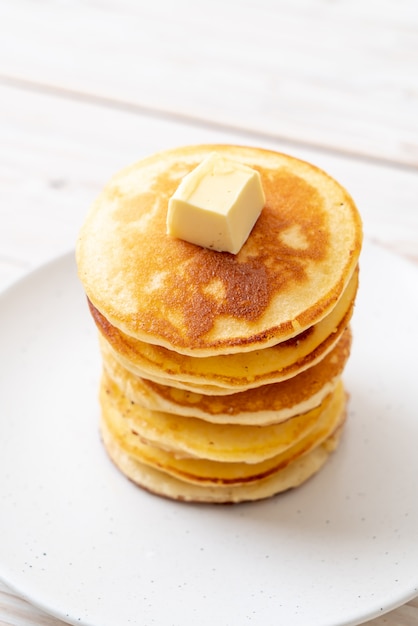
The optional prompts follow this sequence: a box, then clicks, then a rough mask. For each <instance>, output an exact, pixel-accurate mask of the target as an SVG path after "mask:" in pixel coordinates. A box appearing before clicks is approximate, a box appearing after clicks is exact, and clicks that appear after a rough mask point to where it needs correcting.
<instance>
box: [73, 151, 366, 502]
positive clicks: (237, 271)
mask: <svg viewBox="0 0 418 626" xmlns="http://www.w3.org/2000/svg"><path fill="white" fill-rule="evenodd" d="M214 150H216V151H217V152H219V153H221V154H222V155H224V156H226V157H227V158H230V159H233V160H236V161H240V162H242V163H245V164H246V165H250V166H251V167H253V168H254V169H257V170H258V171H259V172H260V175H261V179H262V182H263V188H264V192H265V195H266V205H265V207H264V209H263V211H262V213H261V215H260V218H259V219H258V221H257V223H256V225H255V227H254V229H253V231H252V232H251V234H250V237H249V238H248V240H247V242H246V243H245V244H244V246H243V247H242V249H241V250H240V252H239V253H238V254H237V255H232V254H229V253H222V252H216V251H212V250H207V249H204V248H200V247H199V246H195V245H194V244H191V243H187V242H184V241H181V240H178V239H174V238H171V237H169V236H168V235H166V233H165V219H166V213H167V205H168V199H169V198H170V196H171V195H172V194H173V193H174V191H175V189H176V188H177V186H178V184H179V183H180V181H181V179H182V177H183V176H184V175H185V174H187V173H188V172H189V171H190V170H191V169H193V167H195V166H196V165H198V164H199V163H200V162H201V161H202V160H203V159H204V158H205V157H206V156H207V155H208V154H209V153H210V152H213V151H214ZM361 237H362V235H361V221H360V218H359V215H358V212H357V209H356V207H355V205H354V203H353V201H352V199H351V198H350V196H349V195H348V194H347V192H346V191H345V190H344V189H343V188H342V187H340V186H339V185H338V184H337V183H336V182H335V181H334V180H333V179H331V178H330V177H329V176H327V175H326V174H325V173H324V172H322V171H320V170H318V169H317V168H315V167H313V166H311V165H309V164H307V163H304V162H301V161H299V160H296V159H293V158H291V157H288V156H286V155H281V154H277V153H273V152H269V151H264V150H259V149H254V148H243V147H236V146H192V147H187V148H181V149H176V150H172V151H168V152H164V153H160V154H158V155H155V156H153V157H150V158H149V159H145V160H144V161H141V162H139V163H137V164H135V165H133V166H132V167H130V168H128V169H126V170H124V171H123V172H121V173H120V174H118V175H117V176H115V177H114V178H113V179H112V180H111V181H110V183H109V185H108V186H107V187H106V188H105V189H104V191H103V193H102V194H101V196H100V197H99V198H98V199H97V201H96V203H95V204H94V206H93V207H92V209H91V211H90V213H89V214H88V216H87V219H86V221H85V224H84V226H83V228H82V230H81V233H80V237H79V240H78V243H77V262H78V268H79V275H80V279H81V281H82V283H83V286H84V288H85V291H86V294H87V296H88V302H89V307H90V311H91V314H92V316H93V319H94V321H95V323H96V325H97V327H98V329H99V343H100V348H101V352H102V357H103V376H102V381H101V386H100V406H101V432H102V437H103V441H104V444H105V446H106V449H107V451H108V453H109V455H110V457H111V458H112V459H113V461H114V462H115V464H116V465H117V466H118V467H119V468H120V469H121V470H122V472H123V473H124V474H126V475H127V476H128V477H129V478H131V479H132V480H133V481H134V482H136V483H137V484H138V485H140V486H142V487H144V488H146V489H148V490H150V491H152V492H154V493H157V494H160V495H163V496H166V497H170V498H174V499H181V500H191V501H201V502H240V501H246V500H256V499H261V498H266V497H269V496H272V495H274V494H276V493H279V492H281V491H284V490H287V489H289V488H292V487H296V486H297V485H299V484H301V483H303V482H304V481H305V480H307V479H308V478H309V477H310V476H312V475H313V474H315V473H316V472H317V471H318V470H319V469H320V467H322V465H323V464H324V463H325V461H326V460H327V458H328V457H329V455H330V453H331V452H332V451H333V450H334V449H335V448H336V446H337V444H338V442H339V439H340V436H341V432H342V429H343V425H344V420H345V415H346V410H345V405H346V393H345V391H344V388H343V385H342V382H341V377H342V373H343V370H344V366H345V364H346V362H347V359H348V356H349V352H350V345H351V333H350V327H349V322H350V318H351V315H352V312H353V307H354V302H355V297H356V293H357V288H358V257H359V254H360V248H361Z"/></svg>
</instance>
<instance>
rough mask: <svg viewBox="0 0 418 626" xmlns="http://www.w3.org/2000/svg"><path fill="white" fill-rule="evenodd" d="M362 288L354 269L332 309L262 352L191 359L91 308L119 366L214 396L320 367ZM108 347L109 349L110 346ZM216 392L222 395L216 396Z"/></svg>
mask: <svg viewBox="0 0 418 626" xmlns="http://www.w3.org/2000/svg"><path fill="white" fill-rule="evenodd" d="M357 286H358V272H357V271H355V272H354V274H353V276H352V278H351V280H350V282H349V284H348V286H347V288H346V290H345V291H344V293H343V295H342V296H341V298H340V300H339V301H338V303H337V304H336V306H335V307H334V309H333V310H332V311H331V312H330V313H329V314H328V315H327V317H325V318H324V319H323V320H321V321H320V322H318V324H316V325H315V326H313V327H311V328H309V329H307V330H306V331H304V332H303V333H301V334H300V335H298V336H297V337H296V338H293V339H290V340H287V341H286V342H282V343H281V344H277V345H275V346H272V347H270V348H265V349H264V350H255V351H254V352H245V353H243V354H229V355H220V356H213V357H200V358H199V357H191V356H188V355H183V354H178V353H176V352H173V351H172V350H168V349H167V348H163V347H161V346H154V345H151V344H149V343H147V342H141V341H139V340H137V339H133V338H131V337H129V336H127V335H125V334H124V333H122V332H121V331H120V330H118V329H117V328H115V327H114V326H112V325H111V324H110V323H109V322H108V320H107V319H105V318H104V317H103V316H102V315H101V314H100V313H99V312H98V311H97V309H95V307H94V306H93V305H91V304H90V309H91V312H92V315H93V318H94V320H95V322H96V325H97V326H98V328H99V330H100V332H101V335H102V336H103V338H104V339H105V342H103V341H102V342H101V346H102V350H103V351H106V350H107V349H108V348H109V346H110V347H111V349H112V350H113V354H114V356H115V357H116V358H117V359H118V360H119V362H120V363H121V364H122V365H123V367H125V368H126V369H128V370H129V371H131V372H132V373H133V374H135V375H137V376H141V377H143V378H147V379H150V380H153V381H155V382H157V383H160V382H163V383H164V382H167V384H169V385H172V386H179V387H180V388H183V389H189V390H191V391H199V392H201V393H208V394H209V395H212V394H213V395H216V394H217V393H222V390H226V391H224V392H223V393H228V392H229V393H230V392H232V391H234V392H237V391H244V390H246V389H250V388H255V387H259V386H261V385H265V384H268V383H274V382H279V381H283V380H286V379H288V378H291V377H293V376H295V375H296V374H298V373H299V372H302V371H304V370H306V369H308V368H309V367H312V366H313V365H315V364H316V363H318V362H319V361H320V360H321V359H322V358H324V356H325V355H326V354H328V353H329V352H330V351H331V350H332V348H333V347H334V346H335V345H336V343H337V341H338V339H339V338H340V337H341V335H342V334H343V332H344V330H345V329H346V328H347V326H348V324H349V321H350V318H351V315H352V311H353V306H354V300H355V296H356V292H357ZM106 344H108V345H106ZM217 389H220V390H221V391H218V392H217Z"/></svg>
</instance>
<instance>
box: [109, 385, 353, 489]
mask: <svg viewBox="0 0 418 626" xmlns="http://www.w3.org/2000/svg"><path fill="white" fill-rule="evenodd" d="M102 400H103V396H102ZM344 419H345V393H344V389H343V386H342V384H339V385H338V386H337V388H336V390H335V391H334V392H333V394H332V395H331V397H330V400H329V402H326V403H325V404H324V407H323V409H322V410H321V411H320V412H319V414H318V416H317V419H316V422H315V425H314V426H313V428H311V429H310V430H309V431H308V432H307V433H306V434H305V435H304V436H303V437H302V438H301V439H299V440H298V441H296V442H295V443H294V444H293V445H291V446H289V447H287V448H286V449H285V450H284V451H283V452H281V453H279V454H277V455H276V456H273V457H271V458H268V459H266V460H264V461H260V462H258V463H245V462H233V461H231V462H217V461H213V460H208V459H206V458H189V457H183V456H181V457H179V456H178V455H177V454H175V453H172V452H168V451H167V450H165V449H164V448H160V447H158V446H154V445H149V444H146V443H143V441H141V439H140V437H139V436H138V435H137V434H136V432H135V431H134V430H133V429H132V428H131V426H130V423H129V420H127V419H125V418H124V416H123V415H122V413H120V411H119V410H118V408H117V407H115V406H114V404H113V403H111V402H104V403H103V402H102V427H103V425H104V429H105V431H107V432H108V438H107V439H106V438H105V439H104V440H105V442H106V440H108V439H109V437H110V439H114V440H116V441H117V444H118V446H119V447H122V449H123V450H124V451H125V452H127V453H128V454H129V455H130V456H132V457H133V458H134V459H137V460H138V461H140V462H141V463H144V464H145V465H149V466H150V467H154V468H156V469H159V470H161V471H163V472H164V473H166V474H169V475H171V476H174V477H175V478H178V479H180V480H183V481H186V482H190V483H194V484H200V485H209V486H210V485H217V486H221V485H238V484H249V483H251V482H253V481H258V480H261V479H264V478H266V477H267V476H270V475H273V474H275V473H276V472H278V471H280V470H281V469H283V468H284V467H286V466H287V465H289V463H291V462H292V461H294V460H295V459H296V458H298V457H300V456H302V455H304V454H306V453H308V452H309V451H311V450H313V449H314V448H316V447H317V446H319V445H321V444H322V442H324V441H325V440H326V439H327V438H328V437H330V436H331V435H332V434H333V433H334V432H335V431H336V430H337V429H338V428H339V427H340V426H341V425H342V424H343V422H344ZM266 428H269V427H266Z"/></svg>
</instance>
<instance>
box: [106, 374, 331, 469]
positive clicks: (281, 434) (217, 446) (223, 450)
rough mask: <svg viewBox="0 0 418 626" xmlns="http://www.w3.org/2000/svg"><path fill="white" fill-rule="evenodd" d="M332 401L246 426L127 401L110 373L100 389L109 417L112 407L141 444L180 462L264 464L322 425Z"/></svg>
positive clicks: (329, 399) (328, 399) (329, 396)
mask: <svg viewBox="0 0 418 626" xmlns="http://www.w3.org/2000/svg"><path fill="white" fill-rule="evenodd" d="M340 384H341V383H340ZM334 393H336V392H334ZM331 398H332V394H329V395H328V396H327V397H326V398H325V399H324V400H323V402H322V403H321V404H320V406H318V407H316V408H314V409H312V410H311V411H307V412H306V413H303V414H301V415H296V416H294V417H292V418H291V419H288V420H286V421H284V422H281V423H279V424H272V425H269V426H243V425H241V424H214V423H212V422H207V421H206V420H201V419H199V418H195V417H182V416H179V415H174V414H172V413H163V412H161V411H150V410H149V409H145V408H144V407H142V406H140V405H138V404H134V403H132V402H131V401H130V400H128V399H127V398H126V396H124V395H123V393H122V392H121V391H120V389H119V388H118V386H117V385H116V384H115V383H114V382H113V381H112V380H110V378H109V377H108V376H107V374H106V373H104V374H103V377H102V383H101V389H100V403H101V407H102V411H103V412H104V413H106V411H108V410H109V407H110V406H111V409H110V410H111V411H115V412H117V413H118V414H119V415H121V416H122V418H123V420H124V422H125V423H126V425H127V426H128V427H129V428H130V430H131V432H132V433H133V434H135V435H136V436H138V437H139V439H140V440H141V442H142V443H144V444H149V445H155V446H157V447H159V448H162V449H163V450H166V451H167V452H171V453H173V454H174V455H175V456H176V457H177V458H186V457H195V458H201V457H203V458H205V459H209V460H212V461H221V462H226V463H231V462H234V463H238V462H242V463H259V462H260V461H264V460H265V459H268V458H271V457H273V456H277V455H278V454H281V453H282V452H284V451H285V450H286V449H288V448H290V447H291V446H294V445H295V444H296V443H298V442H299V441H300V440H301V439H302V438H303V437H305V436H306V435H307V434H308V433H309V432H310V431H311V430H312V429H313V428H314V427H315V426H316V425H317V422H318V419H319V418H320V415H321V413H322V412H323V411H324V410H325V408H326V407H327V406H328V404H329V403H330V401H331Z"/></svg>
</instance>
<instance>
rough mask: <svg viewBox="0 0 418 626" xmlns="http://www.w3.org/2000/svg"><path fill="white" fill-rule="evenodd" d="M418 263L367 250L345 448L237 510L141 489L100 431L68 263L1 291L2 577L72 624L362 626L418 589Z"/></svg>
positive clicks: (81, 304)
mask: <svg viewBox="0 0 418 626" xmlns="http://www.w3.org/2000/svg"><path fill="white" fill-rule="evenodd" d="M417 286H418V273H417V271H416V269H415V267H413V266H411V265H410V264H408V263H407V262H406V261H405V262H403V261H402V260H400V259H398V258H397V257H395V256H393V255H391V254H389V253H386V252H383V251H381V250H379V248H377V247H375V246H373V245H371V244H368V245H366V246H365V249H364V252H363V255H362V271H361V290H360V294H359V298H358V304H357V307H356V311H355V318H354V322H353V328H354V348H353V353H352V357H351V360H350V363H349V366H348V369H347V372H346V377H345V379H346V384H347V387H348V389H349V391H350V394H351V401H350V417H349V423H348V425H347V430H346V432H345V437H344V439H343V442H342V445H341V447H340V449H339V451H338V452H337V453H336V454H335V455H334V456H333V457H332V459H331V461H330V462H329V463H328V464H327V465H326V466H325V468H324V469H323V470H322V471H321V473H320V474H318V475H317V476H316V477H314V478H313V479H312V480H310V481H309V482H308V483H306V484H305V485H304V486H303V487H301V488H299V489H297V490H295V491H292V492H288V493H286V494H283V495H282V496H279V497H276V498H273V499H271V500H269V501H265V502H259V503H253V504H244V505H237V506H195V505H186V504H181V503H175V502H170V501H167V500H163V499H160V498H158V497H155V496H152V495H150V494H148V493H145V492H143V491H142V490H140V489H138V488H136V487H135V486H134V485H132V484H131V483H130V482H129V481H128V480H126V479H125V478H124V477H123V476H122V475H121V474H120V473H119V472H118V471H117V470H116V469H115V468H114V467H113V466H112V464H111V463H110V461H108V459H107V456H106V454H105V452H104V450H103V448H102V445H101V442H100V440H99V436H98V429H97V424H98V407H97V401H96V397H97V385H98V378H99V370H100V361H99V357H98V349H97V345H96V339H97V338H96V333H95V330H94V328H93V323H92V322H91V320H90V318H89V314H88V312H87V306H86V303H85V299H84V296H83V294H82V291H81V288H80V285H79V283H78V280H77V277H76V270H75V266H74V262H73V259H72V255H71V256H66V257H63V258H61V259H59V260H57V261H55V262H53V263H52V264H50V265H48V266H46V267H44V268H42V269H41V270H39V271H37V272H35V273H33V274H31V275H30V276H29V277H27V278H26V279H24V280H23V281H21V282H20V283H18V284H17V285H15V286H14V287H13V288H12V289H10V290H8V291H7V292H6V293H4V294H3V296H2V297H1V299H0V346H1V347H0V350H1V353H0V354H1V360H0V363H1V378H0V386H1V389H0V576H1V577H3V578H4V581H5V582H6V583H8V584H9V585H11V586H12V587H14V588H15V589H16V590H17V591H18V592H20V593H21V594H22V595H23V596H25V597H26V598H28V599H29V600H30V601H31V602H33V603H35V604H36V605H38V606H40V607H42V608H43V609H45V610H46V611H48V612H49V613H51V614H53V615H55V616H57V617H60V618H61V619H63V620H65V621H68V622H70V623H73V624H84V625H89V626H90V625H91V626H128V625H130V624H131V625H134V624H135V625H141V626H150V625H152V624H156V625H158V626H168V625H170V626H175V625H181V626H195V625H196V624H199V626H213V625H214V624H217V625H219V626H226V625H230V626H235V625H236V624H240V625H243V624H247V623H253V624H263V625H264V626H266V625H267V626H269V625H273V624H274V625H277V624H291V625H292V626H306V625H307V624H309V626H317V625H318V626H340V625H341V626H342V625H348V624H358V623H360V622H362V621H364V620H366V619H368V618H371V617H374V616H375V615H379V614H381V613H383V612H385V611H387V610H390V609H392V608H395V607H396V606H397V605H399V604H402V603H403V602H406V601H407V600H409V599H410V598H411V597H413V596H414V595H416V594H417V593H418V495H417V488H416V477H417V476H418V448H417V442H418V392H417V389H418V384H417V383H418V380H417V374H416V371H417V369H416V354H417V346H418V341H417V333H418V324H417V321H418V290H417Z"/></svg>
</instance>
